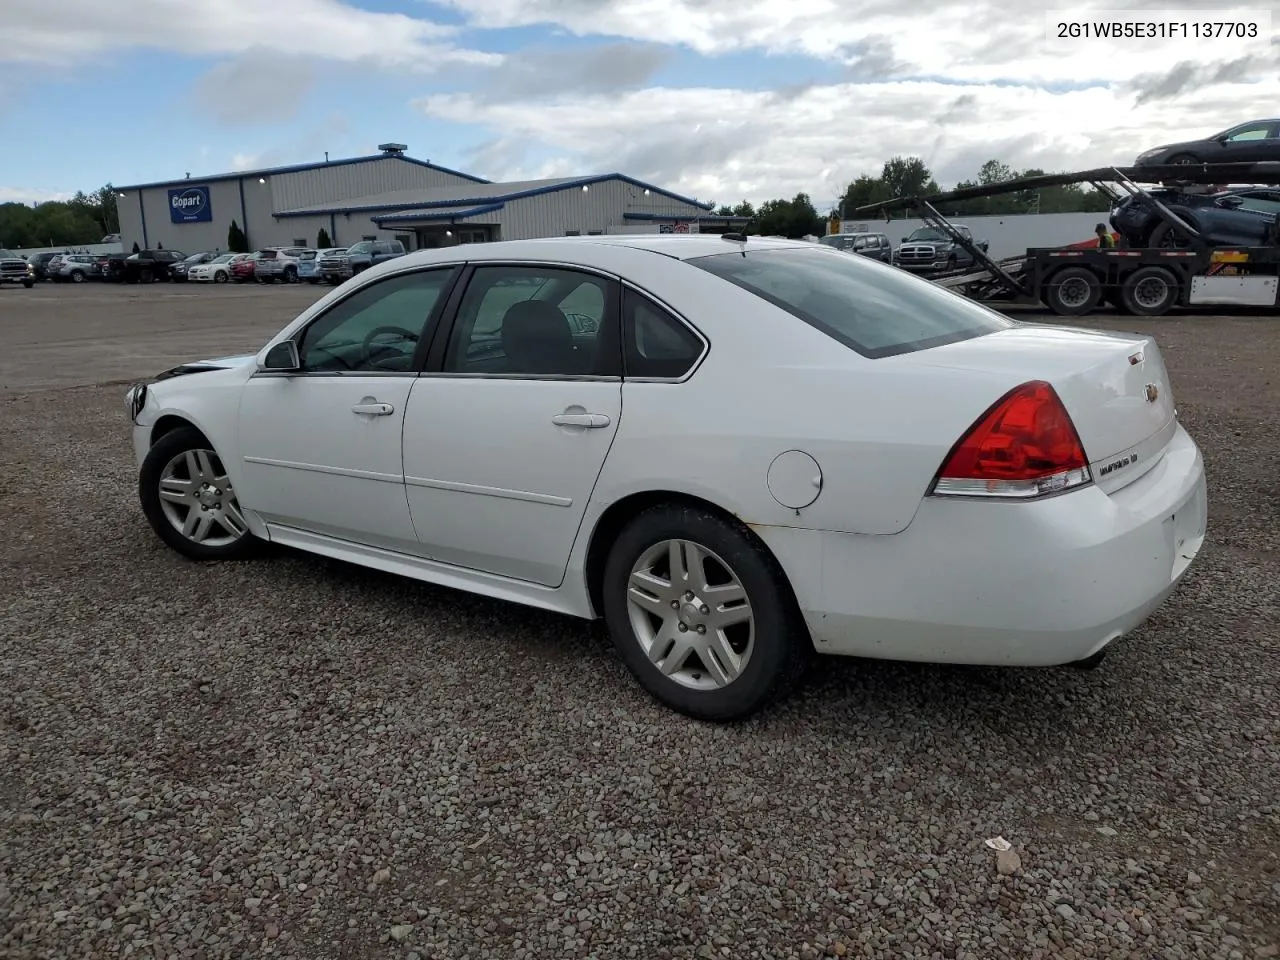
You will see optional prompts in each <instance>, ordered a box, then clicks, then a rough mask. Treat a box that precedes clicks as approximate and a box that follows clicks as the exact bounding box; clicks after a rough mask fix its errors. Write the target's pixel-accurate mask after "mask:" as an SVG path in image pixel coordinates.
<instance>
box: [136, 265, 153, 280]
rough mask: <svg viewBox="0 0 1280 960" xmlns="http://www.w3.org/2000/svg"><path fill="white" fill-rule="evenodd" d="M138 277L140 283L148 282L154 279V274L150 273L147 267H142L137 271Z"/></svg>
mask: <svg viewBox="0 0 1280 960" xmlns="http://www.w3.org/2000/svg"><path fill="white" fill-rule="evenodd" d="M138 279H139V280H140V281H141V282H142V283H150V282H151V281H152V280H154V279H155V276H154V275H153V274H152V273H151V271H150V270H147V269H145V268H144V269H142V270H140V271H138Z"/></svg>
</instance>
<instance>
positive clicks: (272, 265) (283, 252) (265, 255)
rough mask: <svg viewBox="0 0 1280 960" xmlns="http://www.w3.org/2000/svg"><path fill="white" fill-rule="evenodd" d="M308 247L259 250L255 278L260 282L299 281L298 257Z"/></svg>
mask: <svg viewBox="0 0 1280 960" xmlns="http://www.w3.org/2000/svg"><path fill="white" fill-rule="evenodd" d="M305 249H306V247H267V248H266V249H263V250H259V251H258V254H257V257H258V259H257V264H256V265H255V267H254V270H255V273H254V278H255V279H256V280H257V281H258V282H259V283H275V282H276V281H277V280H279V281H281V282H282V283H297V282H298V258H299V257H301V256H302V252H303V251H304V250H305Z"/></svg>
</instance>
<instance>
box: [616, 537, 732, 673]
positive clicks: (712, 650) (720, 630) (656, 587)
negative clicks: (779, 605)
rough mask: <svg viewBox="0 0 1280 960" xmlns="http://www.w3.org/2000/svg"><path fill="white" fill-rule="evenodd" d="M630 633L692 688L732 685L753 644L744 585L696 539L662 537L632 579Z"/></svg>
mask: <svg viewBox="0 0 1280 960" xmlns="http://www.w3.org/2000/svg"><path fill="white" fill-rule="evenodd" d="M627 613H628V617H629V619H630V622H631V629H632V633H633V634H634V636H635V639H636V641H637V643H639V645H640V648H641V650H642V651H643V652H644V654H645V655H646V656H647V657H648V658H649V661H650V662H651V663H652V664H653V665H654V666H656V667H657V668H658V670H659V671H661V672H662V674H663V675H665V676H667V677H669V678H670V679H671V680H674V681H675V682H676V683H678V684H680V685H681V686H684V687H687V688H690V689H693V690H718V689H721V688H723V687H726V686H728V685H729V684H731V683H733V682H734V680H736V679H737V678H738V677H739V676H740V675H741V674H742V671H743V670H744V669H745V668H746V666H747V663H748V662H749V661H750V659H751V655H752V653H753V651H754V649H755V615H754V613H753V611H752V609H751V601H750V598H749V597H748V596H747V591H746V588H745V587H744V586H743V585H742V581H741V580H740V579H739V577H738V575H737V573H735V572H734V570H733V568H732V567H730V566H729V564H728V563H726V562H725V560H724V559H723V558H721V557H720V556H718V555H716V554H715V553H714V552H712V551H711V550H708V549H707V548H706V547H704V546H702V545H701V544H698V543H695V542H693V541H691V540H661V541H659V542H658V543H655V544H653V545H652V546H651V547H649V548H648V549H647V550H645V551H644V553H643V554H641V556H640V558H639V559H638V560H637V561H636V562H635V564H634V565H633V566H632V568H631V575H630V577H629V578H628V582H627Z"/></svg>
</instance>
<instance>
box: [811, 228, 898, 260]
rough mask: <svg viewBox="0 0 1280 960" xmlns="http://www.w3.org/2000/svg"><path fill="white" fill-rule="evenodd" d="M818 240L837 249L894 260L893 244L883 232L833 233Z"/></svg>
mask: <svg viewBox="0 0 1280 960" xmlns="http://www.w3.org/2000/svg"><path fill="white" fill-rule="evenodd" d="M818 242H819V243H821V244H823V245H824V246H828V247H833V248H835V249H836V250H844V251H845V252H846V253H857V254H860V255H861V256H864V257H869V258H871V259H872V260H879V261H880V262H882V263H890V262H892V260H893V244H891V243H890V242H889V238H888V237H887V236H885V235H884V234H883V233H832V234H828V235H827V236H825V237H822V238H821V239H820V240H819V241H818Z"/></svg>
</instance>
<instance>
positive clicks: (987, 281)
mask: <svg viewBox="0 0 1280 960" xmlns="http://www.w3.org/2000/svg"><path fill="white" fill-rule="evenodd" d="M1073 183H1088V184H1090V185H1092V186H1093V187H1094V189H1096V190H1098V191H1100V192H1102V193H1103V194H1104V195H1106V196H1107V197H1108V198H1110V199H1111V200H1112V205H1113V207H1114V205H1115V204H1116V203H1118V202H1119V201H1120V200H1121V199H1122V198H1123V194H1128V195H1129V196H1131V197H1141V198H1142V199H1143V202H1144V203H1146V204H1147V205H1148V206H1149V208H1150V209H1151V210H1152V211H1153V212H1154V213H1155V214H1156V215H1157V216H1159V217H1160V219H1161V220H1163V221H1164V222H1165V223H1168V224H1170V225H1171V226H1172V227H1173V228H1175V232H1176V233H1177V234H1180V235H1181V236H1180V240H1181V241H1182V244H1183V245H1181V246H1176V247H1152V248H1129V247H1126V246H1120V247H1117V248H1106V249H1097V248H1079V247H1033V248H1029V249H1028V250H1027V251H1026V253H1025V254H1021V255H1019V256H1015V257H1007V258H1004V259H1002V260H995V259H993V258H991V257H990V256H988V255H987V253H986V251H985V250H982V249H980V248H979V247H978V246H977V245H976V244H974V243H973V242H972V241H971V240H970V239H969V238H968V237H966V236H965V235H964V234H963V233H962V232H961V231H959V230H957V229H956V228H955V226H953V225H952V224H951V222H950V221H949V220H948V219H947V218H946V217H945V216H943V215H942V214H941V213H940V212H939V211H938V207H939V206H944V205H946V204H947V203H955V202H958V201H961V200H971V199H977V198H980V197H989V196H994V195H997V194H1001V193H1020V192H1023V191H1028V190H1036V189H1038V188H1041V187H1049V186H1060V185H1065V184H1073ZM1140 183H1147V184H1162V185H1166V186H1172V187H1176V188H1177V189H1180V190H1183V191H1185V192H1191V191H1193V190H1195V189H1196V188H1197V187H1199V188H1202V189H1203V188H1209V187H1217V188H1221V187H1223V186H1224V185H1226V184H1231V183H1237V184H1238V183H1249V184H1280V162H1260V163H1217V164H1178V165H1176V166H1160V167H1100V168H1098V169H1094V170H1084V171H1081V172H1078V173H1063V174H1051V175H1047V176H1039V177H1023V178H1021V179H1018V180H1006V181H1004V182H1003V183H994V184H989V185H986V186H981V187H969V188H966V189H963V190H953V191H951V192H949V193H939V194H934V195H931V196H926V197H897V198H895V199H893V200H885V201H881V202H879V203H873V204H868V205H866V206H862V207H858V208H857V209H856V210H854V211H853V212H854V214H857V215H861V216H869V215H872V214H881V215H883V216H884V217H885V219H886V220H889V219H891V218H892V212H893V211H894V210H904V211H911V213H913V214H914V215H915V216H916V217H918V218H920V219H922V220H924V222H925V223H927V224H928V225H929V226H931V227H934V228H936V229H937V230H939V231H942V232H943V233H944V234H946V235H947V236H948V237H950V238H952V240H954V241H955V243H956V244H957V245H959V246H961V247H963V248H964V249H965V250H966V251H967V252H968V253H969V254H970V255H971V256H972V257H973V260H974V263H973V266H972V267H971V268H969V269H967V270H964V271H958V272H953V273H948V274H942V275H938V276H935V277H933V278H931V279H932V280H933V282H934V283H937V284H939V285H940V286H945V287H948V288H950V289H953V290H956V291H957V292H959V293H963V294H964V295H965V296H968V297H971V298H974V299H981V300H1003V301H1006V302H1014V303H1041V304H1044V305H1045V306H1047V307H1048V308H1049V309H1051V310H1052V311H1053V312H1054V313H1056V314H1058V315H1059V316H1065V317H1080V316H1085V315H1086V314H1089V313H1092V312H1093V311H1094V310H1095V309H1097V307H1098V306H1099V305H1100V304H1102V303H1109V304H1111V305H1112V306H1114V307H1115V308H1116V309H1118V310H1120V311H1122V312H1124V313H1132V314H1137V315H1140V316H1150V317H1154V316H1161V315H1163V314H1165V313H1167V312H1169V310H1171V309H1173V308H1174V307H1177V306H1191V307H1196V306H1267V307H1280V236H1277V233H1276V231H1274V230H1273V231H1272V236H1273V238H1276V239H1275V241H1274V242H1272V243H1270V244H1268V245H1265V246H1249V247H1214V246H1211V245H1210V244H1209V242H1208V241H1207V240H1206V239H1205V237H1204V236H1202V235H1201V233H1200V231H1199V230H1197V229H1196V228H1195V227H1194V226H1192V225H1191V224H1189V223H1187V222H1186V220H1184V219H1183V218H1182V217H1179V216H1178V215H1177V214H1176V213H1174V212H1173V211H1172V210H1170V209H1169V208H1168V207H1167V206H1166V205H1165V204H1164V203H1162V202H1161V201H1160V200H1159V199H1157V198H1156V197H1153V196H1152V195H1151V194H1149V193H1147V192H1146V191H1145V190H1143V189H1142V187H1140V186H1139V184H1140ZM1115 188H1118V191H1120V192H1118V191H1117V189H1115Z"/></svg>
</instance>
